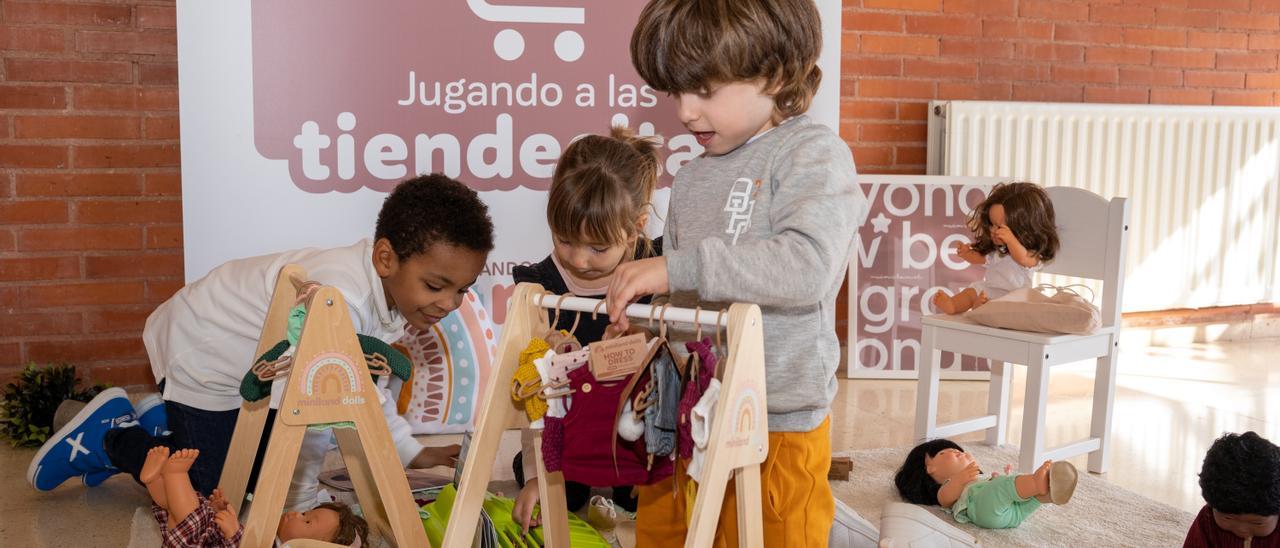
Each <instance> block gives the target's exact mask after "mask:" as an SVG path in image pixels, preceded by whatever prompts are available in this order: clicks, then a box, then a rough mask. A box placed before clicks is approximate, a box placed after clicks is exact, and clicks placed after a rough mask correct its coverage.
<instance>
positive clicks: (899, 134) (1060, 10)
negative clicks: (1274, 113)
mask: <svg viewBox="0 0 1280 548" xmlns="http://www.w3.org/2000/svg"><path fill="white" fill-rule="evenodd" d="M1278 50H1280V0H1070V1H1048V0H845V1H844V36H843V37H842V41H841V51H842V56H841V57H842V59H841V64H842V67H841V68H842V71H841V72H842V74H841V76H842V80H841V91H840V95H841V104H840V113H841V128H840V129H841V131H840V133H841V135H842V136H843V137H844V138H845V140H847V141H848V142H849V144H850V145H851V146H852V147H853V155H854V158H855V159H856V160H857V162H858V167H859V170H860V171H862V172H866V173H886V172H906V173H924V169H925V132H926V111H927V105H928V102H929V100H931V99H979V100H992V101H1051V102H1072V103H1076V102H1088V103H1152V104H1170V105H1172V104H1190V105H1280V94H1277V90H1280V73H1277V70H1276V67H1277V64H1276V63H1277V51H1278Z"/></svg>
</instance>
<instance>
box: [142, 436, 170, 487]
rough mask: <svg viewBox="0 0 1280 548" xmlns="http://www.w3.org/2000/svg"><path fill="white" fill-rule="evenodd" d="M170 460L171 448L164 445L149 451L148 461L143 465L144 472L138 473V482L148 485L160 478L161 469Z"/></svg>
mask: <svg viewBox="0 0 1280 548" xmlns="http://www.w3.org/2000/svg"><path fill="white" fill-rule="evenodd" d="M168 459H169V448H168V447H165V446H163V445H157V446H155V447H152V448H151V450H150V451H147V460H145V461H143V463H142V471H141V472H138V480H139V481H141V482H142V483H143V485H146V484H148V483H151V482H153V481H155V480H156V478H159V477H160V469H161V468H163V467H164V463H165V461H166V460H168Z"/></svg>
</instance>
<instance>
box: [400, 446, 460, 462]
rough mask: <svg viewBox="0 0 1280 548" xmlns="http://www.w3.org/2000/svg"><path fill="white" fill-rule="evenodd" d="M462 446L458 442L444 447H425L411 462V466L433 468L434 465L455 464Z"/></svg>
mask: <svg viewBox="0 0 1280 548" xmlns="http://www.w3.org/2000/svg"><path fill="white" fill-rule="evenodd" d="M461 451H462V446H461V445H458V444H456V443H455V444H453V445H446V446H444V447H423V448H422V450H421V451H418V455H417V456H416V457H413V460H412V461H410V462H409V468H431V467H432V466H455V465H457V463H458V453H460V452H461Z"/></svg>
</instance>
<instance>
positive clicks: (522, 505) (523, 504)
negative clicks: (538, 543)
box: [511, 478, 542, 534]
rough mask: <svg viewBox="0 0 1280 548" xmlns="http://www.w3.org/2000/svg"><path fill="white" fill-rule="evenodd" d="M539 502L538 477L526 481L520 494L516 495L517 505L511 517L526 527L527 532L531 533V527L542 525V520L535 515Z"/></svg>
mask: <svg viewBox="0 0 1280 548" xmlns="http://www.w3.org/2000/svg"><path fill="white" fill-rule="evenodd" d="M537 504H538V478H533V479H531V480H529V481H527V482H525V484H524V487H523V488H521V489H520V494H519V495H516V504H515V507H514V508H512V510H511V517H512V518H514V519H515V520H516V523H519V524H520V526H521V527H523V528H524V532H525V533H526V534H528V533H529V528H530V527H537V526H538V525H541V522H542V520H541V519H539V518H538V517H535V516H534V515H533V509H534V507H535V506H537Z"/></svg>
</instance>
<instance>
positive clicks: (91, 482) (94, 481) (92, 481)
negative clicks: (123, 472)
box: [80, 468, 120, 487]
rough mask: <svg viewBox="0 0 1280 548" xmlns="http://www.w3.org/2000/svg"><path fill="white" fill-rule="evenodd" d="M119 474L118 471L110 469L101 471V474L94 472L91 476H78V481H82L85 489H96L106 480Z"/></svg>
mask: <svg viewBox="0 0 1280 548" xmlns="http://www.w3.org/2000/svg"><path fill="white" fill-rule="evenodd" d="M119 473H120V469H118V468H112V469H110V470H103V471H101V472H94V473H92V474H85V475H83V476H80V481H83V482H84V484H85V486H87V487H97V486H99V485H102V482H104V481H107V478H109V477H111V476H114V475H116V474H119Z"/></svg>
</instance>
